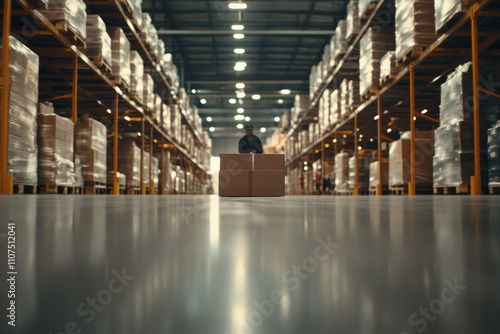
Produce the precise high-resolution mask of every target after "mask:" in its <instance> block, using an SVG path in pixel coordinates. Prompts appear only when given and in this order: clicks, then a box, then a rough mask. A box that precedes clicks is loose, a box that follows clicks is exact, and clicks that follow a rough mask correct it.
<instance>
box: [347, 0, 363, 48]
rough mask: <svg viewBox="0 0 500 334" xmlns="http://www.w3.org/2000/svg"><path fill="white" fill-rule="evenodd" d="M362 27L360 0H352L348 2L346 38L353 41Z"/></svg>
mask: <svg viewBox="0 0 500 334" xmlns="http://www.w3.org/2000/svg"><path fill="white" fill-rule="evenodd" d="M360 29H361V27H360V24H359V9H358V0H350V1H349V2H348V3H347V17H346V39H347V40H348V41H352V40H353V39H354V38H355V37H356V36H357V35H358V34H359V30H360Z"/></svg>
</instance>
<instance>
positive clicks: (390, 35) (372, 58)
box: [359, 27, 395, 96]
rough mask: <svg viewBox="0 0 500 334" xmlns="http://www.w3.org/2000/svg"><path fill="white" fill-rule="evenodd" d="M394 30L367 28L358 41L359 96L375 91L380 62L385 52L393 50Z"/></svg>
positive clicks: (389, 28)
mask: <svg viewBox="0 0 500 334" xmlns="http://www.w3.org/2000/svg"><path fill="white" fill-rule="evenodd" d="M394 44H395V43H394V28H392V27H383V28H382V27H372V28H369V29H368V30H367V31H366V33H365V35H364V36H363V37H362V38H361V41H360V56H359V94H360V95H361V96H363V95H365V94H366V93H367V92H369V91H370V90H371V89H376V88H377V87H378V85H379V81H380V60H381V59H382V57H383V56H384V55H385V53H386V52H387V50H394V47H395V45H394Z"/></svg>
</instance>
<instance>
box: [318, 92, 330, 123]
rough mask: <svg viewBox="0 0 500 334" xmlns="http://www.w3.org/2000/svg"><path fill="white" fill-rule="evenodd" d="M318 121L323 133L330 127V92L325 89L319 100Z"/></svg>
mask: <svg viewBox="0 0 500 334" xmlns="http://www.w3.org/2000/svg"><path fill="white" fill-rule="evenodd" d="M318 119H319V122H320V131H321V132H323V131H325V130H326V129H328V127H329V126H330V90H329V89H325V91H324V92H323V95H321V99H320V100H319V107H318Z"/></svg>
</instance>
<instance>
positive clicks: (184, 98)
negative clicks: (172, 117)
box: [177, 88, 189, 111]
mask: <svg viewBox="0 0 500 334" xmlns="http://www.w3.org/2000/svg"><path fill="white" fill-rule="evenodd" d="M177 98H178V100H179V105H180V107H181V108H182V110H186V111H187V110H188V109H189V96H188V94H187V92H186V89H185V88H181V89H179V96H178V97H177Z"/></svg>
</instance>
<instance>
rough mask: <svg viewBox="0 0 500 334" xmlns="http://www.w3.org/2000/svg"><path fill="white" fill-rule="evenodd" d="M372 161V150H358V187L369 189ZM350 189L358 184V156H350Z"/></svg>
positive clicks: (364, 189)
mask: <svg viewBox="0 0 500 334" xmlns="http://www.w3.org/2000/svg"><path fill="white" fill-rule="evenodd" d="M371 162H372V154H371V151H369V152H367V151H359V152H358V189H359V190H360V191H368V189H369V187H370V163H371ZM348 184H349V189H354V186H355V185H356V158H355V157H354V156H352V157H350V158H349V181H348Z"/></svg>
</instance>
